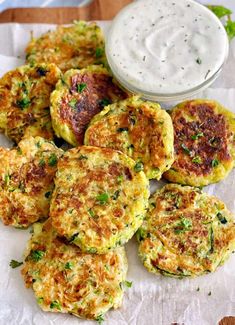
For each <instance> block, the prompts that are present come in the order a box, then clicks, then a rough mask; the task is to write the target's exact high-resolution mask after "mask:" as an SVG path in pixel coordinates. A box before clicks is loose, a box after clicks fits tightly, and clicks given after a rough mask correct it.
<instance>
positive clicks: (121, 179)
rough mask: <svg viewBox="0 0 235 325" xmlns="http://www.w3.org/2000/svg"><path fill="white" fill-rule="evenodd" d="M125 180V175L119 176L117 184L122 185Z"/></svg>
mask: <svg viewBox="0 0 235 325" xmlns="http://www.w3.org/2000/svg"><path fill="white" fill-rule="evenodd" d="M123 180H124V177H123V175H119V176H118V177H117V182H118V184H121V183H122V182H123Z"/></svg>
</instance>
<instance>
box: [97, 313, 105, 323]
mask: <svg viewBox="0 0 235 325" xmlns="http://www.w3.org/2000/svg"><path fill="white" fill-rule="evenodd" d="M95 320H96V321H97V322H98V324H102V322H104V315H103V314H101V315H99V316H98V317H96V319H95Z"/></svg>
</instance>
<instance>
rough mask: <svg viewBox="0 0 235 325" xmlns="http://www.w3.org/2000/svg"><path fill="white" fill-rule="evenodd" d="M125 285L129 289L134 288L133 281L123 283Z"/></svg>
mask: <svg viewBox="0 0 235 325" xmlns="http://www.w3.org/2000/svg"><path fill="white" fill-rule="evenodd" d="M123 283H124V285H125V286H126V287H127V288H131V287H132V282H131V281H123Z"/></svg>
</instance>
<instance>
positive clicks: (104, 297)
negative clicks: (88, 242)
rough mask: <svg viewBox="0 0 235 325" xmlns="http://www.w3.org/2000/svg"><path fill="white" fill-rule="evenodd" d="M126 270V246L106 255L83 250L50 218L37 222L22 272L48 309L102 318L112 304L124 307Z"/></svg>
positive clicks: (46, 309) (43, 307)
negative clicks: (71, 242) (57, 228)
mask: <svg viewBox="0 0 235 325" xmlns="http://www.w3.org/2000/svg"><path fill="white" fill-rule="evenodd" d="M126 272H127V259H126V254H125V249H124V248H123V247H120V248H117V249H115V250H113V251H111V252H109V253H107V254H104V255H96V254H82V253H81V251H80V249H79V248H78V247H77V246H75V245H71V244H69V243H68V242H66V240H65V239H63V238H61V237H58V236H57V233H56V231H55V230H54V229H53V228H52V226H51V220H50V219H48V220H47V221H46V222H45V223H44V224H39V223H36V224H35V225H34V234H33V235H32V238H31V240H30V242H29V245H28V249H27V252H26V260H25V263H24V267H23V270H22V275H23V277H24V280H25V284H26V286H27V287H32V288H33V290H34V293H35V296H36V299H37V302H38V304H39V306H40V307H41V308H42V309H43V310H44V311H51V312H61V313H70V314H74V315H75V316H78V317H82V318H89V319H96V320H101V319H102V316H103V314H104V313H105V312H107V311H108V310H109V309H110V308H118V307H120V305H121V303H122V298H123V284H124V283H123V282H124V280H125V278H126Z"/></svg>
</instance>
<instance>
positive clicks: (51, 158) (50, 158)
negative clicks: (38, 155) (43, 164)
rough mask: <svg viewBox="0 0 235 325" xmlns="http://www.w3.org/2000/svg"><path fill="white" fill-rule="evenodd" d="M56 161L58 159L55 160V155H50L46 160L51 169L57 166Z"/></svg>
mask: <svg viewBox="0 0 235 325" xmlns="http://www.w3.org/2000/svg"><path fill="white" fill-rule="evenodd" d="M57 161H58V159H57V156H56V154H55V153H52V154H51V155H50V157H49V159H48V165H49V166H51V167H52V166H55V165H56V164H57Z"/></svg>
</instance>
